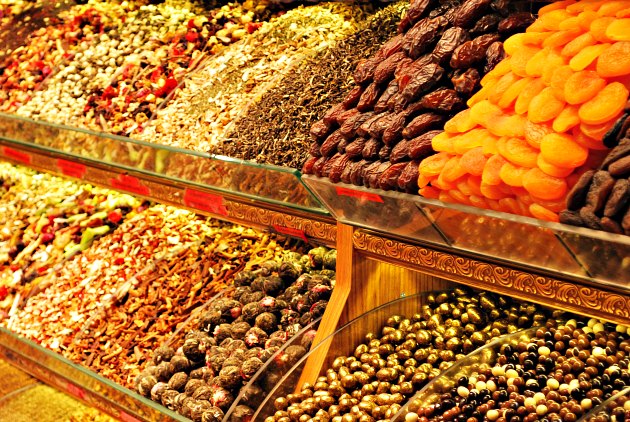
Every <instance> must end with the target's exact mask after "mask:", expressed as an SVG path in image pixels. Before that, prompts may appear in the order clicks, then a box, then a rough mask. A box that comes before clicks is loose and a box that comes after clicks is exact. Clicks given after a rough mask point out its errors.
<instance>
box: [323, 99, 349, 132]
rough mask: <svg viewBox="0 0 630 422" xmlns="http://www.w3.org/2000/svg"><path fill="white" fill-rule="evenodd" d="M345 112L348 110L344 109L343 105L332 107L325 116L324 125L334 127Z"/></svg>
mask: <svg viewBox="0 0 630 422" xmlns="http://www.w3.org/2000/svg"><path fill="white" fill-rule="evenodd" d="M344 111H346V108H345V107H344V105H343V103H339V104H336V105H334V106H332V107H331V108H330V109H329V110H328V111H327V112H326V114H324V118H323V120H324V123H326V124H327V125H329V126H331V127H332V126H334V125H335V124H336V123H337V118H338V117H339V115H340V114H341V113H343V112H344Z"/></svg>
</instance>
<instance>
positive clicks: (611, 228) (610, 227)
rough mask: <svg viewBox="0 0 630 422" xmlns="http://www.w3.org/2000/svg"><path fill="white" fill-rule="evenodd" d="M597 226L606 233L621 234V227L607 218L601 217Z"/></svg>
mask: <svg viewBox="0 0 630 422" xmlns="http://www.w3.org/2000/svg"><path fill="white" fill-rule="evenodd" d="M599 224H601V226H602V229H603V230H606V231H607V232H610V233H617V234H623V228H622V227H621V225H620V224H619V223H617V222H616V221H615V220H613V219H611V218H609V217H602V219H601V220H599Z"/></svg>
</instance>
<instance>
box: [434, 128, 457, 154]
mask: <svg viewBox="0 0 630 422" xmlns="http://www.w3.org/2000/svg"><path fill="white" fill-rule="evenodd" d="M457 136H460V135H451V134H450V133H448V132H442V133H438V134H437V135H435V136H434V137H433V139H431V146H432V147H433V150H435V151H437V152H449V153H452V152H454V150H455V148H454V146H453V141H454V139H455V138H456V137H457Z"/></svg>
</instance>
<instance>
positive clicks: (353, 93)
mask: <svg viewBox="0 0 630 422" xmlns="http://www.w3.org/2000/svg"><path fill="white" fill-rule="evenodd" d="M362 94H363V87H362V86H360V85H357V86H355V87H354V88H352V89H351V90H350V92H348V94H346V97H345V98H344V99H343V101H342V102H341V105H342V106H343V108H345V109H346V110H350V109H352V108H353V107H356V106H357V103H358V102H359V100H360V99H361V95H362Z"/></svg>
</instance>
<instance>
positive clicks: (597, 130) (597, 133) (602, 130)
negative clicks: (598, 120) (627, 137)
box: [580, 113, 621, 149]
mask: <svg viewBox="0 0 630 422" xmlns="http://www.w3.org/2000/svg"><path fill="white" fill-rule="evenodd" d="M618 117H621V113H619V115H617V116H615V117H613V118H612V119H610V120H609V121H607V122H606V123H602V124H599V125H587V124H586V123H582V124H580V131H581V132H582V133H583V134H584V135H586V136H587V137H589V138H592V139H593V140H594V141H595V142H597V143H598V144H599V145H600V146H601V145H603V144H602V139H603V138H604V135H605V134H606V133H607V132H608V131H609V130H610V129H611V128H612V127H613V125H614V124H615V122H616V121H617V118H618ZM589 148H591V147H589ZM593 149H601V148H593Z"/></svg>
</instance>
